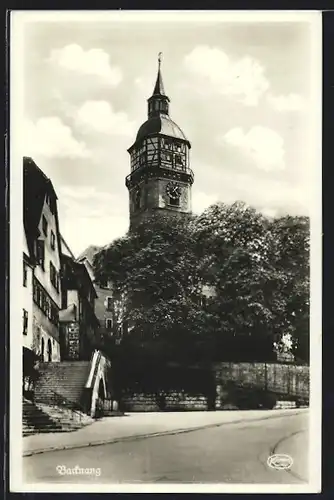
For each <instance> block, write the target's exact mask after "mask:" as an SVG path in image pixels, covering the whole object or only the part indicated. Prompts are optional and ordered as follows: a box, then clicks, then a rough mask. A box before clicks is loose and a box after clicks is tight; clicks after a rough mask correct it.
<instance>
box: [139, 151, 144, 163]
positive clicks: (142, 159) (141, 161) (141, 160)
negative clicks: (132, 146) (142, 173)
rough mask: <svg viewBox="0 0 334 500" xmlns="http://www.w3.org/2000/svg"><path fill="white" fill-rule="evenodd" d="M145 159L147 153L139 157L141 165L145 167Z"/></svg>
mask: <svg viewBox="0 0 334 500" xmlns="http://www.w3.org/2000/svg"><path fill="white" fill-rule="evenodd" d="M145 159H146V155H145V153H141V155H140V156H139V164H140V165H143V164H144V163H145Z"/></svg>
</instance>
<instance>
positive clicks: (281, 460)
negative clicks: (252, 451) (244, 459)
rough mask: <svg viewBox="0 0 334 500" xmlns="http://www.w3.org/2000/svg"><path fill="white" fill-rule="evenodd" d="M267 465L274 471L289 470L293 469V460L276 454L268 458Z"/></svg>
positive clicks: (287, 456)
mask: <svg viewBox="0 0 334 500" xmlns="http://www.w3.org/2000/svg"><path fill="white" fill-rule="evenodd" d="M267 464H268V466H269V467H271V468H272V469H276V470H288V469H291V467H292V464H293V459H292V457H290V455H284V454H276V455H271V456H270V457H268V460H267Z"/></svg>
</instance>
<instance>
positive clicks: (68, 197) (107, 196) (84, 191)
mask: <svg viewBox="0 0 334 500" xmlns="http://www.w3.org/2000/svg"><path fill="white" fill-rule="evenodd" d="M58 196H59V200H60V202H61V204H62V206H63V209H64V210H66V211H67V215H70V216H71V217H74V216H77V217H86V218H96V217H106V216H111V215H112V216H114V215H119V214H120V213H126V211H127V208H128V204H127V198H126V197H124V196H119V195H116V194H112V193H110V192H107V191H100V190H98V189H96V188H95V187H94V186H80V185H79V186H78V185H77V186H75V187H71V186H62V187H61V188H60V189H58Z"/></svg>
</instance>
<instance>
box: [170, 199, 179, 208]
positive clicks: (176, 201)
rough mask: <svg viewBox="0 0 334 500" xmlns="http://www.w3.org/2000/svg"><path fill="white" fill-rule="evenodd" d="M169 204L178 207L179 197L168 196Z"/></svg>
mask: <svg viewBox="0 0 334 500" xmlns="http://www.w3.org/2000/svg"><path fill="white" fill-rule="evenodd" d="M169 204H170V205H173V206H174V207H179V206H180V198H169Z"/></svg>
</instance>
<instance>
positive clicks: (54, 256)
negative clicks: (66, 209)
mask: <svg viewBox="0 0 334 500" xmlns="http://www.w3.org/2000/svg"><path fill="white" fill-rule="evenodd" d="M43 215H44V216H45V218H46V220H47V222H48V233H47V236H45V234H44V232H43V224H42V219H43ZM38 229H39V231H40V233H41V235H40V239H43V240H44V244H45V260H44V269H45V270H44V271H43V269H42V267H41V266H40V265H37V266H36V268H35V276H36V278H37V279H38V281H39V282H40V283H41V285H42V286H43V287H44V288H45V290H46V291H47V292H48V294H49V295H50V297H51V298H52V299H53V301H54V302H55V303H56V304H57V306H58V307H59V308H61V283H60V286H59V292H57V290H56V289H55V287H54V286H53V284H52V283H51V279H50V261H51V262H52V264H53V265H54V267H55V268H56V271H57V273H59V272H60V251H61V249H60V248H58V239H57V225H56V216H55V214H52V212H51V210H50V208H49V206H48V204H47V203H46V201H44V205H43V210H42V214H41V219H40V221H39V224H38ZM51 230H52V231H53V232H54V234H55V237H56V242H55V249H54V250H53V249H52V248H51Z"/></svg>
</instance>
